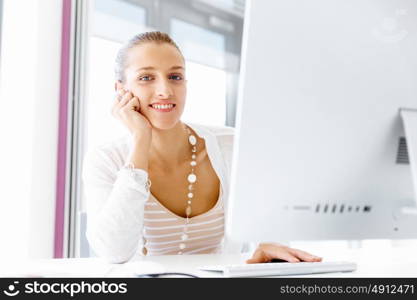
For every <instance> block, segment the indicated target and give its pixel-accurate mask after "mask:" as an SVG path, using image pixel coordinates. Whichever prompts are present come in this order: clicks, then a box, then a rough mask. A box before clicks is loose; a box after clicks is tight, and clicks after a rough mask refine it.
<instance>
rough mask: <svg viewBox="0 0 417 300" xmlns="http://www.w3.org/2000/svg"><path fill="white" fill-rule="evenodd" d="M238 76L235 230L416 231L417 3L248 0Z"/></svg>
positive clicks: (264, 234) (271, 237)
mask: <svg viewBox="0 0 417 300" xmlns="http://www.w3.org/2000/svg"><path fill="white" fill-rule="evenodd" d="M239 84H240V87H239V94H238V105H237V107H238V108H237V118H236V136H235V148H234V153H233V162H232V178H231V186H230V189H231V191H230V197H229V207H230V209H228V223H227V230H228V231H229V233H230V234H231V235H232V237H234V238H235V239H237V240H241V241H297V240H333V239H336V240H350V239H353V240H361V239H380V238H381V239H397V238H398V239H408V238H416V237H417V214H416V213H415V212H416V211H417V210H416V189H417V185H416V182H417V180H416V178H417V173H416V171H417V168H416V163H417V155H416V153H417V152H416V150H417V137H416V135H417V121H416V120H417V117H416V115H417V1H414V0H395V1H392V0H349V1H346V0H314V1H311V0H278V1H270V0H256V1H248V3H247V10H246V16H245V24H244V35H243V46H242V65H241V75H240V83H239ZM404 124H405V126H404ZM407 148H408V149H407ZM413 168H414V169H413ZM412 169H413V171H414V184H413V173H412ZM414 185H416V186H414ZM408 208H410V209H408ZM407 209H408V210H407Z"/></svg>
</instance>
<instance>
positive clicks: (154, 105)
mask: <svg viewBox="0 0 417 300" xmlns="http://www.w3.org/2000/svg"><path fill="white" fill-rule="evenodd" d="M151 106H152V108H156V109H170V108H173V107H174V106H175V104H162V105H161V104H153V105H151Z"/></svg>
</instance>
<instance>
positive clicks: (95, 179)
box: [82, 122, 243, 263]
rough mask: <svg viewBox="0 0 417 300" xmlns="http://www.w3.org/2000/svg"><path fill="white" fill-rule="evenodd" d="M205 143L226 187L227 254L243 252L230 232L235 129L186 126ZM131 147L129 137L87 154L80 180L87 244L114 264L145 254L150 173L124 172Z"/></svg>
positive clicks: (224, 244)
mask: <svg viewBox="0 0 417 300" xmlns="http://www.w3.org/2000/svg"><path fill="white" fill-rule="evenodd" d="M186 124H187V125H188V126H190V127H191V128H192V129H194V131H195V132H196V133H197V134H198V136H199V137H201V138H203V139H204V140H205V144H206V150H207V154H208V156H209V159H210V161H211V164H212V166H213V169H214V170H215V172H216V174H217V176H218V177H219V180H220V182H221V186H222V187H223V201H224V209H225V226H226V229H225V238H224V239H223V243H222V249H223V253H239V252H240V251H241V250H242V246H243V245H242V244H240V243H237V242H235V241H232V240H231V238H230V237H229V236H228V233H227V232H228V230H227V219H226V218H227V207H228V205H227V203H228V198H229V186H230V174H231V163H232V152H233V140H234V128H233V127H227V126H224V127H214V126H205V125H197V124H191V123H188V122H187V123H186ZM131 145H132V139H131V137H130V134H128V135H126V136H124V137H122V138H120V139H117V140H115V141H112V142H110V143H107V144H104V145H102V146H100V147H97V148H95V149H91V150H89V151H87V153H86V155H85V157H84V163H83V172H82V179H83V184H84V193H85V197H86V201H87V203H86V207H87V233H86V235H87V240H88V241H89V243H90V246H91V248H92V249H93V250H94V252H95V254H97V255H98V256H99V257H103V258H105V259H106V260H107V261H109V262H111V263H123V262H126V261H128V260H131V259H133V258H134V257H135V256H137V255H142V254H141V251H139V250H140V249H142V246H143V245H142V244H141V243H143V241H142V229H143V215H144V206H145V202H146V201H147V199H148V198H149V195H150V191H149V190H147V189H146V184H145V183H146V181H147V179H148V173H147V172H146V171H145V170H142V169H135V170H133V171H130V170H128V169H125V168H123V166H124V165H125V163H126V160H127V157H128V155H129V152H130V149H131Z"/></svg>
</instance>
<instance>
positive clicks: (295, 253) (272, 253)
mask: <svg viewBox="0 0 417 300" xmlns="http://www.w3.org/2000/svg"><path fill="white" fill-rule="evenodd" d="M273 259H282V260H285V261H288V262H294V263H295V262H301V261H305V262H319V261H321V260H322V258H321V257H318V256H315V255H312V254H310V253H307V252H305V251H301V250H298V249H293V248H289V247H287V246H284V245H280V244H276V243H262V244H259V246H258V248H257V249H256V250H255V252H254V253H253V255H252V258H251V259H248V260H247V261H246V263H248V264H255V263H267V262H270V261H272V260H273Z"/></svg>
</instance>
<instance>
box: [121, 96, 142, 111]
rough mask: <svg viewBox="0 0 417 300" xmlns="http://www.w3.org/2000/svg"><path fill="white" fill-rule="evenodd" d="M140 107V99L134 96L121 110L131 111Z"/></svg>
mask: <svg viewBox="0 0 417 300" xmlns="http://www.w3.org/2000/svg"><path fill="white" fill-rule="evenodd" d="M138 108H139V100H138V98H137V97H133V98H131V99H130V100H129V101H128V102H127V103H126V105H125V106H123V107H122V108H121V109H120V112H121V113H126V112H131V111H132V110H133V111H137V109H138Z"/></svg>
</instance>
